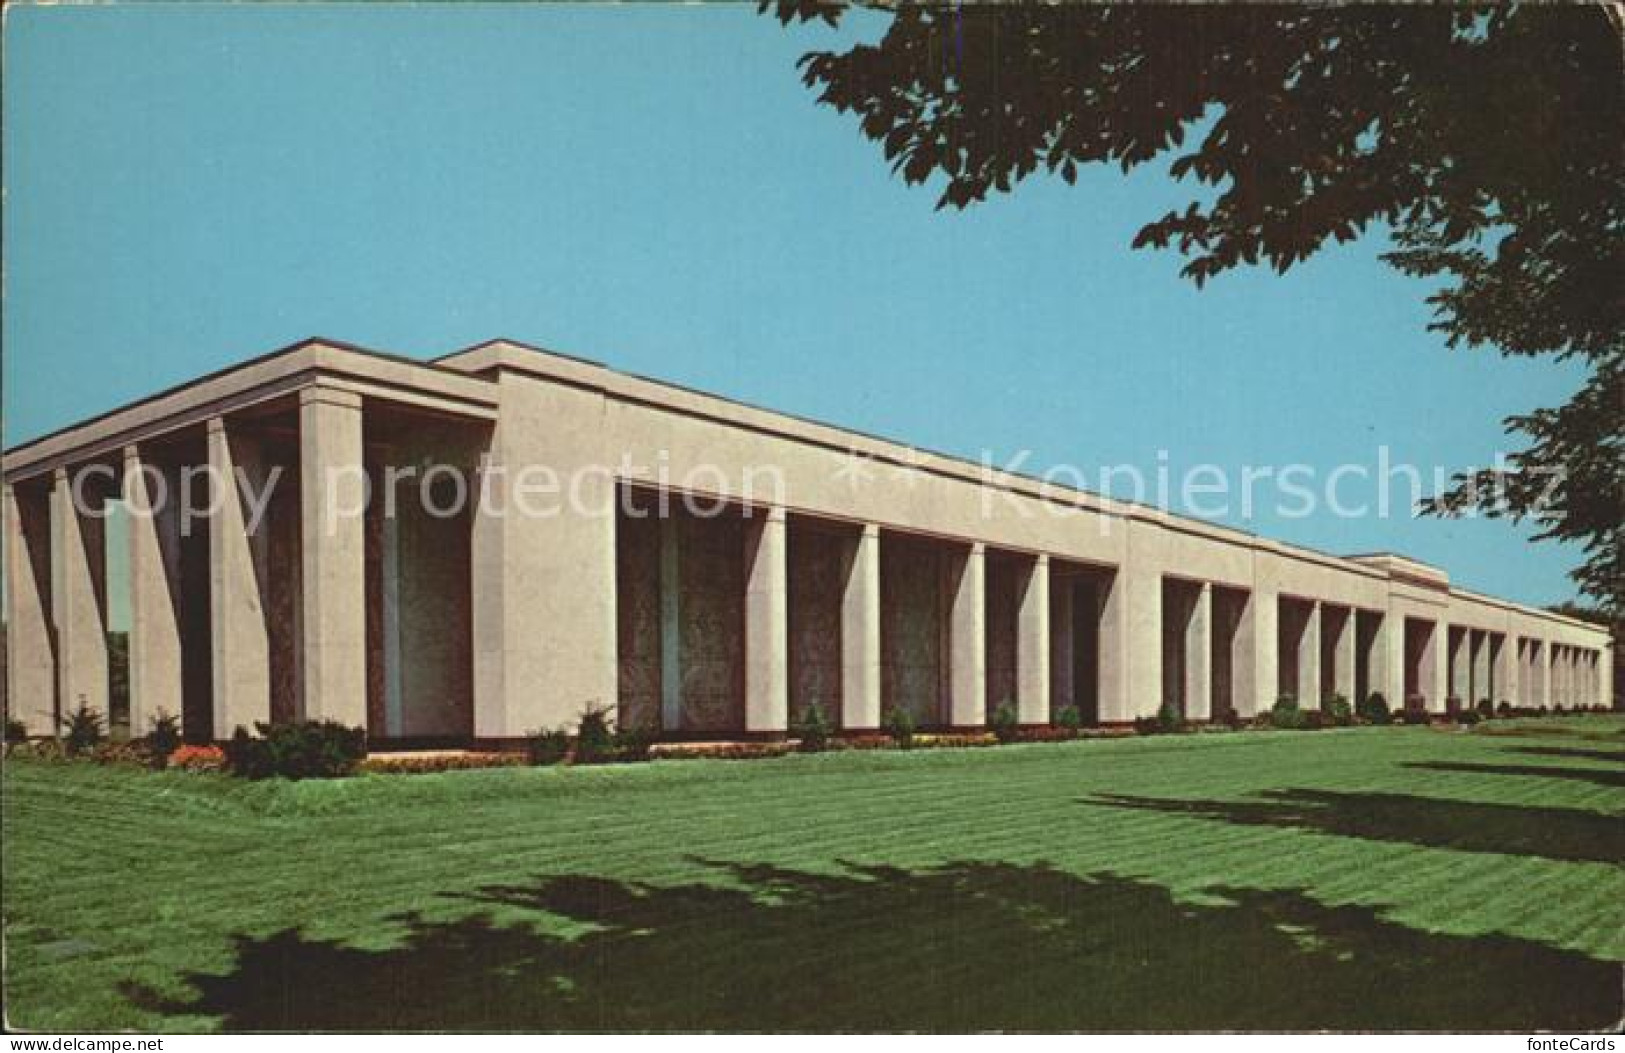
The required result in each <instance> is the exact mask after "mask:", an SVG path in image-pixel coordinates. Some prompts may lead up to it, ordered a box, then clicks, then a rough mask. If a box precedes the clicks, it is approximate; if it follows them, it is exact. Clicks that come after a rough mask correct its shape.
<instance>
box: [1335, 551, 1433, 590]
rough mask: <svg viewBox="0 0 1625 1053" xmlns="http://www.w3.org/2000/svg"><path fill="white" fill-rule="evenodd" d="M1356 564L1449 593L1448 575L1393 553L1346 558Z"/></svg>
mask: <svg viewBox="0 0 1625 1053" xmlns="http://www.w3.org/2000/svg"><path fill="white" fill-rule="evenodd" d="M1345 558H1346V559H1352V560H1353V561H1354V562H1356V563H1364V564H1365V565H1366V566H1368V567H1377V568H1379V569H1381V570H1385V571H1387V572H1388V573H1389V575H1391V576H1392V577H1395V578H1399V579H1401V580H1404V581H1409V582H1411V583H1412V584H1415V585H1421V586H1423V587H1425V588H1429V589H1439V590H1441V591H1444V592H1449V591H1450V575H1449V574H1447V573H1445V572H1444V571H1443V570H1441V569H1440V568H1438V567H1435V566H1431V565H1429V564H1427V563H1423V562H1422V561H1421V560H1415V559H1411V558H1410V557H1409V556H1401V555H1398V554H1396V553H1393V552H1369V553H1362V554H1360V555H1354V556H1347V557H1345Z"/></svg>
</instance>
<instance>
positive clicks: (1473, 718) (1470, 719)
mask: <svg viewBox="0 0 1625 1053" xmlns="http://www.w3.org/2000/svg"><path fill="white" fill-rule="evenodd" d="M1481 719H1483V718H1482V717H1480V716H1479V715H1478V710H1476V709H1464V710H1462V711H1461V712H1460V713H1457V714H1456V717H1455V720H1456V723H1457V724H1460V725H1462V726H1463V727H1472V726H1473V725H1474V724H1477V723H1478V722H1479V721H1480V720H1481Z"/></svg>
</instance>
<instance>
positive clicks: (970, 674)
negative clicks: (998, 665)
mask: <svg viewBox="0 0 1625 1053" xmlns="http://www.w3.org/2000/svg"><path fill="white" fill-rule="evenodd" d="M948 621H949V626H948V633H949V639H948V655H949V657H948V660H949V662H950V663H951V667H950V671H949V676H948V723H950V724H952V725H953V726H954V727H964V728H979V727H982V726H983V725H985V724H986V723H987V546H985V545H983V544H981V543H980V542H978V543H976V544H974V545H971V546H970V548H969V549H967V550H966V551H965V553H964V555H963V556H962V557H961V566H960V568H959V578H958V581H957V582H956V584H955V586H954V589H953V595H952V604H951V609H950V610H949V613H948Z"/></svg>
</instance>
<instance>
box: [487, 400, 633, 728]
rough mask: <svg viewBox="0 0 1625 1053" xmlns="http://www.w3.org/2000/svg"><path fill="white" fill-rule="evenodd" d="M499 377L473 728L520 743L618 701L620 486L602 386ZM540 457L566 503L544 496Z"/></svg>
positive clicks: (492, 434)
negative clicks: (561, 485)
mask: <svg viewBox="0 0 1625 1053" xmlns="http://www.w3.org/2000/svg"><path fill="white" fill-rule="evenodd" d="M494 384H495V387H496V389H497V397H498V399H499V400H500V402H501V406H502V414H501V416H500V418H499V419H498V420H497V421H496V423H495V424H494V425H493V426H492V428H491V431H490V432H489V433H488V435H487V436H486V437H485V441H484V449H482V450H481V451H479V459H480V472H479V485H478V487H477V498H475V499H474V500H473V503H474V519H473V523H472V525H471V528H470V529H471V536H470V539H469V556H470V582H469V594H470V608H471V611H470V613H471V617H472V622H473V627H472V639H473V648H474V663H473V664H474V735H475V737H476V738H478V739H498V740H502V739H507V740H512V739H515V738H518V737H520V736H523V735H526V734H528V733H529V732H531V731H535V730H537V729H541V728H568V729H574V728H575V726H576V723H577V721H578V720H579V719H580V717H581V714H582V711H583V709H584V708H585V707H587V706H589V705H592V706H613V705H615V703H616V701H617V699H618V694H619V690H618V684H619V668H620V666H619V660H620V656H619V651H618V642H617V639H616V637H617V633H616V610H615V608H616V588H615V563H616V548H615V523H616V515H615V509H616V504H617V501H616V498H617V494H618V492H619V486H618V484H617V482H616V480H615V479H614V477H613V475H612V473H610V472H608V471H605V470H604V469H605V466H606V464H607V463H608V462H609V461H610V460H612V459H613V458H612V457H611V456H610V455H609V454H607V452H606V451H607V450H609V449H611V448H617V449H618V448H619V447H615V446H614V445H613V444H614V443H615V442H616V440H615V439H614V438H613V437H612V436H610V435H609V434H608V429H609V427H610V426H611V425H610V421H611V419H612V418H611V415H610V414H608V413H607V412H606V410H605V398H604V394H603V392H602V391H594V390H590V389H584V388H576V387H572V386H569V385H563V384H555V383H550V382H546V381H542V380H539V379H537V378H535V377H531V376H527V375H524V374H521V373H515V372H512V371H508V372H504V373H502V374H501V375H500V376H498V377H497V378H495V381H494ZM539 458H541V459H545V463H546V464H547V467H548V468H550V469H551V470H552V471H553V472H555V473H557V477H558V478H559V479H561V480H569V490H570V493H569V495H568V497H569V499H568V500H561V499H559V495H549V494H542V495H538V494H537V492H536V490H535V477H534V475H533V474H531V473H530V472H529V471H527V469H533V468H534V466H535V465H536V464H537V463H538V459H539Z"/></svg>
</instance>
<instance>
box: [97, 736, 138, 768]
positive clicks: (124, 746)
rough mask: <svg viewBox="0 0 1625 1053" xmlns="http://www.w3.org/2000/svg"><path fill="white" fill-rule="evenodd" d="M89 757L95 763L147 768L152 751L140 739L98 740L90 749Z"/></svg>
mask: <svg viewBox="0 0 1625 1053" xmlns="http://www.w3.org/2000/svg"><path fill="white" fill-rule="evenodd" d="M90 759H91V760H93V761H95V762H96V763H97V764H115V765H123V766H128V767H136V768H149V767H151V766H152V764H153V758H152V751H151V750H150V749H149V748H148V747H147V745H146V743H144V742H140V741H131V742H99V743H97V744H96V745H95V746H94V747H93V748H92V749H91V751H90Z"/></svg>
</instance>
